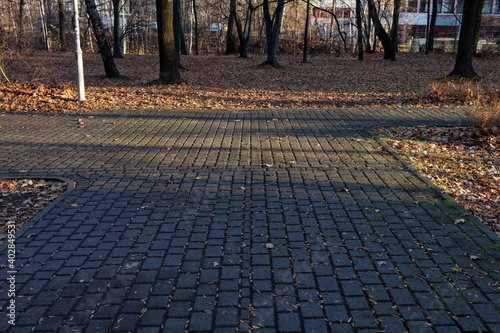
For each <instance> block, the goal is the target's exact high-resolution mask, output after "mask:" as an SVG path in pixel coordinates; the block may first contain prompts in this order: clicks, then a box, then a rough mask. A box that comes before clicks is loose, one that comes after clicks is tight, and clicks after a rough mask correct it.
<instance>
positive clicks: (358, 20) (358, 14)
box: [356, 0, 363, 60]
mask: <svg viewBox="0 0 500 333" xmlns="http://www.w3.org/2000/svg"><path fill="white" fill-rule="evenodd" d="M356 26H357V28H358V60H363V27H362V21H361V0H356Z"/></svg>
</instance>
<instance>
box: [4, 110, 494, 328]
mask: <svg viewBox="0 0 500 333" xmlns="http://www.w3.org/2000/svg"><path fill="white" fill-rule="evenodd" d="M460 119H461V118H460V114H459V112H458V111H453V110H451V109H443V110H441V109H404V108H401V109H379V108H374V109H370V108H364V109H332V110H322V111H320V110H318V111H314V110H288V111H286V110H282V111H274V110H264V111H247V112H246V111H238V112H236V111H233V112H232V111H176V112H172V111H162V112H161V111H117V112H109V111H106V112H104V111H103V112H95V113H90V114H84V115H38V116H33V115H27V114H12V113H4V114H0V140H1V141H0V173H1V174H2V175H3V176H19V177H28V176H30V177H36V176H39V177H47V176H50V177H64V178H67V179H71V180H73V181H74V182H75V183H76V187H75V188H74V189H73V190H72V191H69V192H68V193H67V194H66V195H65V196H64V197H63V199H62V200H60V201H59V202H58V203H56V204H55V205H52V206H51V207H50V209H49V210H47V211H45V214H43V215H42V216H41V217H39V218H36V219H35V220H34V221H33V222H31V223H30V224H29V225H27V226H26V227H24V228H23V229H22V230H21V231H20V232H18V233H17V235H16V249H17V251H18V253H17V256H16V261H15V265H16V270H17V273H16V274H15V277H16V293H17V295H16V297H15V298H14V299H15V301H16V303H15V305H16V311H17V312H16V321H15V323H16V325H15V326H10V325H9V324H8V322H7V320H8V317H7V316H6V314H5V312H6V311H8V309H7V305H8V304H9V302H10V299H11V298H10V297H9V296H8V289H9V285H8V283H7V270H8V266H7V267H6V266H2V267H3V268H2V278H1V282H0V283H1V287H0V305H1V306H2V309H3V310H2V312H3V313H1V314H0V331H2V332H7V331H8V332H29V331H31V330H34V331H35V332H53V331H60V332H80V331H83V332H110V331H111V332H121V331H131V332H168V333H170V332H184V331H185V330H186V331H192V332H235V331H236V330H239V331H240V332H248V331H252V332H351V331H356V332H380V331H385V332H404V331H409V332H478V331H483V332H486V331H488V332H500V312H499V309H500V285H499V282H498V281H499V280H500V264H499V258H500V242H499V240H498V238H495V236H494V235H493V236H492V233H488V232H485V231H484V229H481V228H479V227H478V225H477V224H475V223H473V222H471V221H466V222H464V223H458V224H456V223H455V221H456V220H457V219H461V218H464V217H463V216H462V212H461V211H460V210H457V208H456V206H455V205H454V204H453V202H451V201H449V200H446V199H444V198H443V197H441V195H440V193H439V192H438V191H436V190H435V189H434V188H432V187H430V186H429V184H428V183H426V182H425V181H423V180H422V179H421V178H420V177H419V176H418V175H416V174H415V173H413V172H412V171H411V170H410V169H408V168H407V167H406V166H405V165H404V164H402V163H401V162H400V161H399V160H398V159H397V158H396V157H395V156H393V155H392V154H390V153H388V152H387V151H386V150H385V149H384V148H383V147H381V145H380V144H379V143H378V142H377V141H376V140H375V139H374V138H373V137H372V135H371V134H370V131H369V130H370V129H372V128H374V127H377V126H384V125H405V124H406V125H418V124H441V125H445V124H448V123H449V124H453V123H455V124H456V123H459V122H460V121H461V120H460ZM465 219H469V217H465ZM7 258H8V253H7V248H6V246H2V249H1V252H0V263H1V264H3V265H7V264H8V262H7Z"/></svg>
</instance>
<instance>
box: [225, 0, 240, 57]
mask: <svg viewBox="0 0 500 333" xmlns="http://www.w3.org/2000/svg"><path fill="white" fill-rule="evenodd" d="M236 15H237V13H236V0H229V19H228V22H227V36H226V54H234V53H238V31H237V27H236Z"/></svg>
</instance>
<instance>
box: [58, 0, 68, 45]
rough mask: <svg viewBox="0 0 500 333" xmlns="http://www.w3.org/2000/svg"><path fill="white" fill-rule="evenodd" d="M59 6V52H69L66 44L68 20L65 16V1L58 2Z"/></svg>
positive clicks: (59, 0)
mask: <svg viewBox="0 0 500 333" xmlns="http://www.w3.org/2000/svg"><path fill="white" fill-rule="evenodd" d="M57 6H58V11H59V50H61V51H67V50H68V45H67V44H66V24H65V21H66V18H65V14H64V1H63V0H57Z"/></svg>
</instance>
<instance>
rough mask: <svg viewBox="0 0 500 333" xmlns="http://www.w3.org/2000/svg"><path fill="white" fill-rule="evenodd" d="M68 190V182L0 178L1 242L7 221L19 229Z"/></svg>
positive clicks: (5, 231)
mask: <svg viewBox="0 0 500 333" xmlns="http://www.w3.org/2000/svg"><path fill="white" fill-rule="evenodd" d="M65 190H66V183H64V182H60V181H55V180H43V179H0V207H1V208H0V242H1V241H3V240H5V239H6V237H7V223H8V222H11V223H14V224H15V227H16V230H19V229H20V228H21V227H22V226H24V225H25V224H26V222H28V221H29V220H31V218H32V217H34V216H35V215H36V214H37V213H38V212H40V211H41V210H43V209H44V208H45V207H46V206H47V205H48V204H50V202H52V201H53V200H55V199H56V198H57V197H58V196H59V195H60V194H62V193H63V192H64V191H65Z"/></svg>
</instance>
